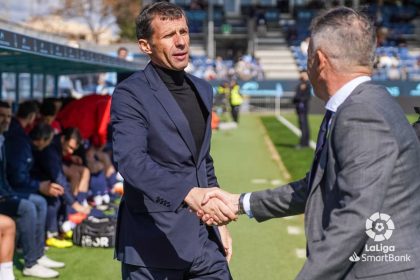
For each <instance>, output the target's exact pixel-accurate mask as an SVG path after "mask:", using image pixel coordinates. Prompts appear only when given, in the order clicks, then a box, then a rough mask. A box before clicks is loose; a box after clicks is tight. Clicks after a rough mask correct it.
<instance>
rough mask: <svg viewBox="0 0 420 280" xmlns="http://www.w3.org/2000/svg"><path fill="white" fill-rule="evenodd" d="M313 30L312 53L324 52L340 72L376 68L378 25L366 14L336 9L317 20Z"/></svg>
mask: <svg viewBox="0 0 420 280" xmlns="http://www.w3.org/2000/svg"><path fill="white" fill-rule="evenodd" d="M310 31H311V41H312V50H313V51H316V50H318V49H321V50H322V51H323V52H324V53H325V54H326V55H327V56H328V57H329V58H330V59H331V60H332V61H333V63H334V64H335V66H336V67H337V68H339V70H343V71H346V70H348V69H347V68H349V67H350V68H351V67H352V66H367V67H369V68H373V63H374V60H375V50H376V33H375V26H374V25H373V23H372V21H371V20H370V19H369V18H368V17H367V16H366V15H365V14H363V13H361V12H358V11H355V10H353V9H351V8H347V7H338V8H334V9H331V10H328V11H326V12H325V13H323V14H321V15H319V16H317V17H315V18H314V19H313V20H312V23H311V26H310ZM343 68H344V69H343Z"/></svg>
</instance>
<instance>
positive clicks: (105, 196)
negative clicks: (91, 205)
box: [102, 194, 111, 204]
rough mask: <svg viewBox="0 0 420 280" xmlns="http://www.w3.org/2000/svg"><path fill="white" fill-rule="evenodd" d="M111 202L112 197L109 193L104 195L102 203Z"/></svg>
mask: <svg viewBox="0 0 420 280" xmlns="http://www.w3.org/2000/svg"><path fill="white" fill-rule="evenodd" d="M110 202H111V197H110V196H109V194H104V195H102V203H103V204H109V203H110Z"/></svg>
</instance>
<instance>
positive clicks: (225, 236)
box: [219, 226, 233, 263]
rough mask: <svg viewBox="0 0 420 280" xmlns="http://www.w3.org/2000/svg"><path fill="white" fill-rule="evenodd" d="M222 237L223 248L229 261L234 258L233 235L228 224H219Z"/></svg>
mask: <svg viewBox="0 0 420 280" xmlns="http://www.w3.org/2000/svg"><path fill="white" fill-rule="evenodd" d="M219 233H220V237H221V238H222V244H223V248H224V249H225V254H226V260H227V262H228V263H229V262H230V259H231V258H232V252H233V250H232V249H233V248H232V237H231V236H230V232H229V230H228V228H227V226H219Z"/></svg>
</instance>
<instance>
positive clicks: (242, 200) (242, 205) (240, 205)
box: [238, 193, 245, 215]
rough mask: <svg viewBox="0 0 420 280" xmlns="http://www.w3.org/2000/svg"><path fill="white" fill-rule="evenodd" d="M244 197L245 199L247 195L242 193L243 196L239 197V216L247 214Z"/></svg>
mask: <svg viewBox="0 0 420 280" xmlns="http://www.w3.org/2000/svg"><path fill="white" fill-rule="evenodd" d="M244 197H245V193H241V195H240V196H239V201H238V215H243V214H245V210H244Z"/></svg>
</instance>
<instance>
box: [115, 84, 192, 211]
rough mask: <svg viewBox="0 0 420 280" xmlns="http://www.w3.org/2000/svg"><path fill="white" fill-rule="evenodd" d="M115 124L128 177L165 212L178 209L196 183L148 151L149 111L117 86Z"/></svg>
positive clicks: (119, 156) (119, 157)
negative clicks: (170, 168)
mask: <svg viewBox="0 0 420 280" xmlns="http://www.w3.org/2000/svg"><path fill="white" fill-rule="evenodd" d="M111 123H112V129H113V149H114V159H115V162H116V163H117V167H118V171H119V172H120V173H121V175H122V176H123V178H124V180H125V181H127V183H128V184H129V185H131V186H132V187H134V188H135V189H137V190H139V191H141V192H142V193H143V194H144V195H145V196H147V197H148V198H149V199H150V200H152V201H154V202H159V201H163V203H165V202H166V205H157V207H159V209H161V210H162V211H175V210H176V209H177V208H178V207H179V206H180V205H181V204H182V203H183V201H184V198H185V197H186V196H187V194H188V193H189V191H190V190H191V189H192V187H193V186H191V185H189V184H187V183H186V182H185V178H184V176H183V175H182V174H179V173H173V172H171V171H170V170H168V169H166V168H164V167H163V166H161V165H159V164H158V163H156V162H155V161H154V160H153V159H152V158H151V157H150V155H149V154H148V141H149V139H148V121H147V111H146V109H145V108H144V106H143V104H142V103H141V102H140V100H139V98H137V97H136V96H135V94H134V93H132V92H131V91H130V90H129V89H126V88H121V87H117V89H116V90H115V92H114V95H113V97H112V105H111Z"/></svg>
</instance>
